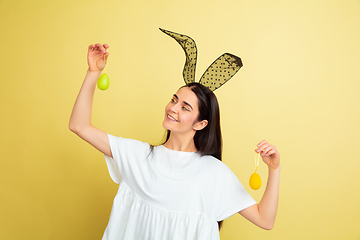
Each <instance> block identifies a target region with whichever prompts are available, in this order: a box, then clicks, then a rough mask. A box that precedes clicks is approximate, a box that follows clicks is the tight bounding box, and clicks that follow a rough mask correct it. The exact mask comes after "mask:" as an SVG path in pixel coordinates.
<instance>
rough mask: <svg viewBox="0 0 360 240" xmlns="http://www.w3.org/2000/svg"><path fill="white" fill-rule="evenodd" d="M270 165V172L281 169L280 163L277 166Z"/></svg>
mask: <svg viewBox="0 0 360 240" xmlns="http://www.w3.org/2000/svg"><path fill="white" fill-rule="evenodd" d="M268 167H269V172H280V169H281V166H280V164H279V165H277V166H276V167H275V166H270V165H268Z"/></svg>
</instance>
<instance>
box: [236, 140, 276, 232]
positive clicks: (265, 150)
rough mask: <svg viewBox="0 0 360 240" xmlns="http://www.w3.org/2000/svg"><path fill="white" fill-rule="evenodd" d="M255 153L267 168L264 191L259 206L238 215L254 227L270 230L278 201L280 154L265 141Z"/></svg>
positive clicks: (253, 206) (256, 205)
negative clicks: (259, 154)
mask: <svg viewBox="0 0 360 240" xmlns="http://www.w3.org/2000/svg"><path fill="white" fill-rule="evenodd" d="M256 152H258V153H261V157H262V159H263V161H264V162H265V163H266V164H267V165H268V168H269V177H268V181H267V185H266V189H265V192H264V195H263V197H262V198H261V201H260V202H259V204H255V205H252V206H251V207H248V208H246V209H244V210H242V211H240V212H239V213H240V214H241V215H242V216H243V217H245V218H246V219H248V220H249V221H250V222H252V223H254V224H255V225H257V226H259V227H261V228H264V229H267V230H270V229H272V228H273V226H274V223H275V217H276V213H277V207H278V201H279V182H280V154H279V151H278V150H277V149H276V147H275V146H274V145H271V144H269V143H268V142H266V141H262V142H260V143H259V144H258V148H257V149H256Z"/></svg>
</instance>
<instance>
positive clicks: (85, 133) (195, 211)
mask: <svg viewBox="0 0 360 240" xmlns="http://www.w3.org/2000/svg"><path fill="white" fill-rule="evenodd" d="M108 47H109V46H108V45H106V44H104V45H101V44H95V45H90V46H89V49H88V65H89V69H88V71H87V74H86V77H85V80H84V83H83V85H82V87H81V90H80V92H79V95H78V97H77V99H76V102H75V105H74V108H73V112H72V114H71V118H70V124H69V128H70V130H71V131H73V132H74V133H76V134H77V135H78V136H79V137H81V138H82V139H84V140H85V141H86V142H88V143H90V144H91V145H92V146H94V147H95V148H96V149H98V150H99V151H100V152H102V153H104V154H105V159H106V162H107V165H108V168H109V172H110V175H111V177H112V179H113V180H114V181H115V182H117V183H119V184H120V186H119V190H118V193H117V195H116V197H115V199H114V203H113V207H112V211H111V215H110V220H109V223H108V226H107V228H106V230H105V233H104V236H103V240H105V239H106V240H107V239H156V240H161V239H164V240H165V239H166V240H169V239H176V240H188V239H207V240H218V239H219V225H218V222H221V221H222V220H224V219H225V218H228V217H230V216H231V215H233V214H235V213H236V212H239V213H240V214H241V215H242V216H244V217H245V218H246V219H248V220H249V221H251V222H253V223H254V224H256V225H257V226H259V227H261V228H264V229H272V227H273V225H274V222H275V216H276V212H277V205H278V195H279V176H280V164H279V162H280V156H279V152H278V151H277V149H276V147H275V146H273V145H271V144H269V143H268V142H266V141H261V142H260V143H259V144H258V145H257V148H256V150H255V151H256V152H258V153H260V154H261V156H262V159H263V161H264V162H265V163H266V164H267V165H268V168H269V178H268V182H267V186H266V190H265V192H264V195H263V197H262V199H261V201H260V202H259V203H258V204H257V203H256V202H255V201H254V200H253V198H252V197H251V196H250V195H249V194H248V193H247V192H246V191H245V189H244V187H243V186H242V185H241V183H240V182H239V181H238V179H237V177H236V176H235V174H234V173H233V172H232V171H231V170H230V169H229V168H228V167H227V166H226V165H225V164H224V163H223V162H221V148H222V143H221V131H220V118H219V107H218V102H217V100H216V97H215V95H214V93H213V92H212V91H210V90H209V89H208V88H206V87H204V86H202V85H201V84H199V83H191V84H188V85H185V86H183V87H181V88H180V89H179V90H178V91H177V92H176V93H175V94H174V95H173V97H172V99H171V101H170V102H169V104H168V105H167V106H166V107H165V118H164V121H163V126H164V128H165V129H166V130H167V138H166V140H165V142H164V143H163V144H162V145H160V146H151V145H149V144H147V143H143V142H140V141H136V140H131V139H124V138H119V137H114V136H112V135H109V134H106V133H105V132H103V131H101V130H100V129H98V128H96V127H94V126H93V125H92V124H91V109H92V101H93V95H94V91H95V87H96V82H97V79H98V77H99V76H100V74H101V71H102V70H103V69H104V67H105V65H106V62H107V58H108V56H109V53H108V52H107V49H108Z"/></svg>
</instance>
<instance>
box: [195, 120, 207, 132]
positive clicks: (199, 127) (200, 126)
mask: <svg viewBox="0 0 360 240" xmlns="http://www.w3.org/2000/svg"><path fill="white" fill-rule="evenodd" d="M207 125H208V120H202V121H200V122H197V123H195V124H194V126H193V129H194V130H196V131H199V130H203V129H204V128H205V127H206V126H207Z"/></svg>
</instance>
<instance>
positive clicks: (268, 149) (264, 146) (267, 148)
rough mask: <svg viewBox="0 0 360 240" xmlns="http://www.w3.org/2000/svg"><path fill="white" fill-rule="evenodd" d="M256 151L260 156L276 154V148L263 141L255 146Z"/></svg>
mask: <svg viewBox="0 0 360 240" xmlns="http://www.w3.org/2000/svg"><path fill="white" fill-rule="evenodd" d="M257 147H258V149H256V150H255V151H256V152H257V153H260V155H261V156H270V155H272V154H274V153H276V147H275V146H274V145H271V144H269V143H268V142H267V141H265V140H263V141H261V142H260V143H259V144H258V145H257Z"/></svg>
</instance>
